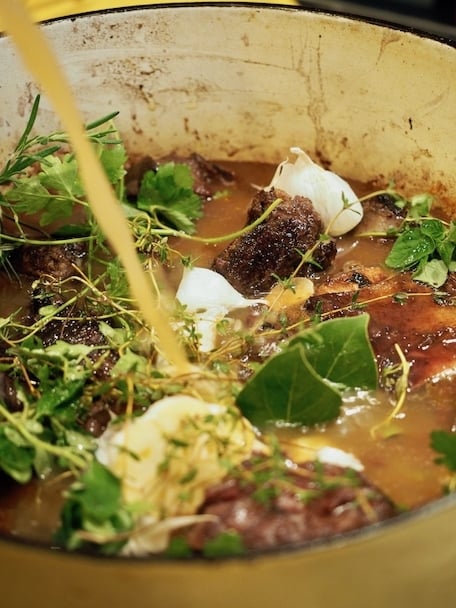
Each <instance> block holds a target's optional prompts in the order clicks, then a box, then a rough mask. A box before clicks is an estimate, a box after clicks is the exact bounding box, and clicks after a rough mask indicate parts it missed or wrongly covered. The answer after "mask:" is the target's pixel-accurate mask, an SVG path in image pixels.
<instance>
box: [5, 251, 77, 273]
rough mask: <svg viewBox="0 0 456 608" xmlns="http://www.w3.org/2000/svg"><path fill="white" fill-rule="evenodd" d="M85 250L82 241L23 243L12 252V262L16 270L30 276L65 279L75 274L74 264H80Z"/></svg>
mask: <svg viewBox="0 0 456 608" xmlns="http://www.w3.org/2000/svg"><path fill="white" fill-rule="evenodd" d="M86 252H87V248H86V245H85V244H83V243H72V244H67V245H24V246H23V247H20V248H19V249H17V250H16V251H15V252H14V254H13V261H12V263H13V265H14V268H15V269H16V271H17V272H19V273H22V274H26V275H28V276H31V277H41V276H43V275H48V276H51V277H54V278H55V279H66V278H68V277H70V276H72V275H74V274H75V269H74V266H78V267H80V266H81V263H82V260H83V259H84V257H85V255H86Z"/></svg>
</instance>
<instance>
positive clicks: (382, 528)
mask: <svg viewBox="0 0 456 608" xmlns="http://www.w3.org/2000/svg"><path fill="white" fill-rule="evenodd" d="M298 1H299V0H298ZM195 8H197V9H204V8H217V9H221V10H232V9H233V8H234V9H237V8H239V9H241V8H243V9H257V10H258V9H260V10H265V9H266V10H268V11H271V12H276V11H285V12H304V13H306V12H307V13H315V14H320V15H326V16H329V17H336V18H342V19H348V20H351V21H358V22H363V23H366V24H367V25H373V26H374V27H385V28H390V29H394V30H398V31H400V32H404V33H410V34H414V35H417V36H418V37H420V38H428V39H431V40H435V41H437V42H439V43H441V44H446V45H448V46H450V47H453V48H456V39H454V40H452V39H450V38H446V37H445V36H442V35H437V34H433V33H430V32H426V31H424V30H420V29H419V28H416V27H414V26H410V25H403V24H398V23H394V22H390V21H387V20H384V19H378V18H374V17H368V16H363V15H356V14H354V13H350V12H346V11H343V10H340V11H339V10H332V9H324V8H321V7H307V6H303V5H298V4H297V5H289V4H274V3H269V2H265V3H263V2H239V1H227V2H223V1H222V2H217V1H212V2H211V1H204V2H194V1H191V2H176V3H173V2H171V3H163V4H138V5H131V6H124V7H113V8H106V9H97V10H91V11H86V12H81V13H75V14H71V15H64V16H61V17H55V18H52V19H46V20H44V21H42V22H40V25H42V26H44V27H47V26H52V25H54V24H58V23H60V22H68V21H76V20H80V19H91V18H93V17H96V16H103V15H107V14H122V13H130V12H143V11H154V10H158V11H163V10H165V11H167V10H176V9H177V10H191V9H195ZM7 37H8V36H7V35H6V34H4V33H2V32H0V41H1V39H2V38H7ZM452 508H455V509H456V493H454V494H449V495H446V496H442V497H440V498H437V499H435V500H433V501H431V502H430V503H426V504H424V505H422V506H420V507H417V508H415V509H413V510H410V511H404V512H403V513H401V514H399V515H396V516H395V517H393V518H391V519H387V520H383V521H381V522H378V523H375V524H372V525H368V526H364V527H361V528H358V529H356V530H352V531H350V532H346V533H342V534H338V535H335V536H331V537H328V538H318V539H315V540H311V541H307V542H303V543H301V544H297V545H292V546H281V547H277V548H271V549H267V550H261V551H250V552H249V553H248V554H246V555H236V556H227V557H216V558H205V557H201V556H195V557H192V559H191V563H193V562H195V563H200V564H201V563H207V564H211V563H217V564H221V563H224V562H231V561H242V562H252V561H258V560H263V559H268V558H277V557H279V556H282V555H292V554H296V553H306V554H308V553H312V552H328V551H331V550H333V549H336V548H338V547H341V546H345V545H347V544H350V545H353V544H355V543H361V542H364V541H367V540H369V539H370V538H376V537H378V536H381V535H385V534H386V533H388V532H392V531H394V529H395V528H396V527H397V526H404V525H407V524H412V523H414V522H418V523H419V522H420V520H423V519H426V518H428V517H431V516H432V515H437V514H439V513H443V512H445V511H448V510H450V509H452ZM2 546H6V547H8V546H10V547H16V548H19V549H20V548H23V549H24V550H27V551H28V552H30V551H34V552H35V553H36V554H37V556H38V557H39V555H41V554H43V552H45V553H48V552H54V553H55V552H58V554H59V555H60V556H62V558H63V559H69V560H82V561H92V562H105V563H106V562H107V563H125V562H128V563H129V564H134V563H137V564H143V565H144V564H151V565H152V564H159V563H167V564H172V565H176V566H181V565H182V564H183V563H186V565H188V564H189V563H190V562H189V561H188V560H183V559H179V558H172V557H167V556H165V555H162V554H157V555H150V556H147V557H140V558H138V557H133V558H132V557H127V556H103V555H99V554H91V553H88V552H77V551H75V552H72V551H68V550H66V549H63V548H60V547H56V546H51V544H45V543H43V542H40V541H37V540H27V539H24V538H18V537H14V536H9V535H7V534H4V533H1V532H0V551H1V548H2Z"/></svg>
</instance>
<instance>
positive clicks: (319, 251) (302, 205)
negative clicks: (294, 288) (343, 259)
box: [212, 189, 336, 296]
mask: <svg viewBox="0 0 456 608" xmlns="http://www.w3.org/2000/svg"><path fill="white" fill-rule="evenodd" d="M277 198H280V199H282V203H281V204H280V205H279V206H278V207H276V209H275V210H274V211H273V212H272V213H271V214H270V215H269V216H268V217H267V218H266V219H265V220H264V222H262V223H261V224H259V225H258V226H256V227H255V228H254V229H253V230H251V231H250V232H248V233H247V234H244V235H243V236H240V237H239V238H237V239H236V240H234V241H233V242H232V243H230V245H228V247H227V248H226V249H224V251H222V252H221V253H220V254H219V255H218V256H217V257H216V258H215V260H214V262H213V264H212V269H213V270H215V271H216V272H218V273H220V274H221V275H223V276H224V277H225V278H226V279H227V280H228V281H229V283H231V285H232V286H233V287H234V288H235V289H237V290H238V291H239V292H241V293H242V294H243V295H244V296H259V295H262V294H264V293H266V292H267V291H269V290H270V289H271V287H272V286H273V285H274V283H276V282H277V277H280V278H281V279H285V278H287V277H289V276H290V275H291V274H292V273H293V272H294V271H295V269H296V268H297V266H298V265H299V263H300V262H301V255H300V253H299V252H301V253H305V252H306V251H308V250H309V249H310V248H311V247H313V246H314V245H315V243H316V242H317V241H318V239H319V237H320V234H321V233H322V232H323V225H322V221H321V218H320V215H319V213H317V211H315V209H314V207H313V205H312V202H311V201H310V200H309V199H308V198H304V197H302V196H294V197H290V196H288V194H286V193H285V192H282V191H281V190H275V189H271V190H270V191H268V192H266V191H265V190H261V191H259V192H258V193H257V194H256V195H255V197H254V199H253V201H252V205H251V207H250V209H249V211H248V216H247V224H251V223H252V222H254V221H255V220H256V219H258V217H260V216H261V214H262V213H264V211H265V210H266V209H267V208H268V207H269V206H270V205H271V204H272V203H273V202H274V201H275V200H276V199H277ZM335 255H336V245H335V243H334V242H333V241H327V242H324V243H321V244H319V245H318V247H317V248H316V250H315V252H314V253H313V255H312V258H313V259H314V260H315V262H316V263H317V264H318V266H315V265H313V264H303V266H302V267H301V268H300V270H299V273H298V274H299V276H310V275H312V273H315V272H316V271H317V270H320V269H326V268H328V267H329V266H330V265H331V263H332V261H333V259H334V257H335Z"/></svg>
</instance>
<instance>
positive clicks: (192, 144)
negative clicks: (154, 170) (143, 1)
mask: <svg viewBox="0 0 456 608" xmlns="http://www.w3.org/2000/svg"><path fill="white" fill-rule="evenodd" d="M45 31H46V34H47V35H48V37H49V39H50V41H51V43H52V45H53V47H54V49H55V51H56V52H57V54H58V56H59V59H60V61H61V63H62V64H63V66H64V68H65V70H66V73H67V74H68V77H69V78H70V81H71V84H72V86H73V88H74V91H75V93H76V95H77V97H78V100H79V104H80V107H81V109H82V110H83V112H84V114H85V116H86V117H87V119H94V118H98V117H99V116H101V115H103V114H105V113H107V112H108V111H111V110H119V111H120V116H119V118H118V121H117V123H118V125H119V127H120V129H121V131H122V133H123V135H124V137H126V140H127V142H128V145H129V148H130V149H131V150H135V151H138V152H140V153H142V152H144V151H148V152H150V153H152V154H161V153H168V152H170V151H172V150H176V151H177V152H184V153H185V152H188V151H189V150H195V149H196V150H197V151H198V152H200V153H201V154H203V155H206V156H208V157H210V158H217V159H234V160H242V159H254V160H259V161H271V162H279V161H281V160H283V159H284V158H285V157H286V156H287V154H288V149H289V148H290V146H296V145H297V146H300V147H302V148H303V149H305V150H306V151H308V152H309V153H310V154H311V155H312V156H313V157H315V158H317V159H319V160H320V162H323V163H324V164H325V165H328V166H329V165H330V166H331V167H332V168H333V170H335V171H337V172H339V173H341V174H343V175H345V176H346V177H356V178H358V179H361V180H363V181H370V180H374V179H376V178H379V179H380V180H381V181H383V182H385V181H388V180H394V181H395V182H396V184H398V185H400V186H401V187H402V186H404V184H407V185H408V188H409V189H410V190H411V191H416V189H417V188H418V189H423V188H425V189H426V190H431V191H433V192H436V193H437V194H440V195H441V196H442V197H443V198H444V199H445V200H446V202H448V200H449V199H451V198H453V199H454V195H455V193H456V176H455V174H454V171H453V167H454V159H455V154H454V137H453V134H452V130H451V125H452V122H453V120H454V114H453V111H454V107H456V86H454V85H455V80H456V51H455V49H454V48H452V47H451V46H447V45H445V44H441V43H439V42H437V41H435V40H430V39H426V38H423V37H420V36H417V35H414V34H411V33H406V32H401V31H399V30H397V29H393V28H390V27H378V26H373V25H372V24H369V23H365V22H360V21H356V20H352V19H349V18H343V17H336V18H335V17H334V16H331V15H327V14H321V13H318V12H308V11H302V10H294V9H291V8H287V7H281V8H280V7H275V8H274V7H270V8H265V7H264V6H261V7H258V6H257V7H252V6H250V7H240V6H238V7H234V8H232V7H228V6H226V5H222V6H216V7H211V6H194V7H192V6H183V7H179V8H177V9H176V8H174V9H172V8H169V7H168V8H166V7H165V8H160V7H155V9H154V10H147V9H138V10H133V11H126V12H124V13H122V12H121V13H118V12H113V13H106V14H99V15H91V16H82V17H80V18H74V19H68V20H64V21H57V22H54V23H51V24H48V25H47V26H46V28H45ZM0 42H1V46H0V52H1V54H2V61H1V64H0V82H1V85H0V86H1V88H0V116H1V117H2V120H1V123H0V141H1V149H0V154H2V152H3V154H4V153H5V150H7V149H8V146H10V145H11V143H12V142H13V141H14V140H15V138H16V137H17V134H18V133H19V131H20V128H21V127H22V126H23V124H24V121H25V119H26V116H27V113H28V111H29V109H30V104H31V102H32V100H33V97H34V95H35V93H36V92H37V87H36V85H35V84H34V83H33V81H32V79H31V78H30V77H29V76H28V75H27V74H26V73H24V72H23V70H22V66H21V63H20V61H19V60H18V58H17V56H16V53H15V51H14V50H12V49H11V48H10V46H9V43H8V41H7V40H5V39H3V40H1V41H0ZM42 105H43V111H42V123H41V124H42V125H43V129H46V128H48V127H50V126H51V125H52V123H53V116H52V112H51V110H50V109H49V108H48V106H47V105H46V100H44V101H43V104H42ZM454 206H456V203H454Z"/></svg>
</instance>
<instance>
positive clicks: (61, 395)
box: [35, 380, 85, 417]
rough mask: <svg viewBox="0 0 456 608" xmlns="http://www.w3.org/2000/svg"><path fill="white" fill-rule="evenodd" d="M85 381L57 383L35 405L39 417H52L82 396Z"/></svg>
mask: <svg viewBox="0 0 456 608" xmlns="http://www.w3.org/2000/svg"><path fill="white" fill-rule="evenodd" d="M84 384H85V380H73V381H72V382H65V381H63V380H62V381H61V382H56V383H55V384H54V385H53V386H52V387H50V388H49V389H48V390H47V391H45V392H44V393H43V395H42V396H41V397H40V399H38V401H37V402H36V404H35V407H36V412H37V416H38V417H40V416H51V415H53V414H55V412H56V410H57V409H58V408H61V407H64V406H66V405H68V404H71V403H72V402H74V401H75V400H77V399H78V397H79V396H80V395H81V392H82V388H83V387H84Z"/></svg>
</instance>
